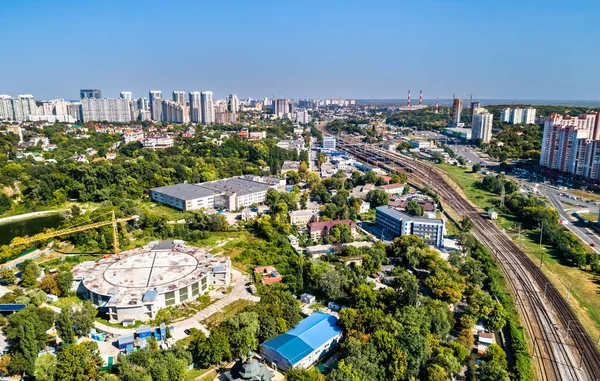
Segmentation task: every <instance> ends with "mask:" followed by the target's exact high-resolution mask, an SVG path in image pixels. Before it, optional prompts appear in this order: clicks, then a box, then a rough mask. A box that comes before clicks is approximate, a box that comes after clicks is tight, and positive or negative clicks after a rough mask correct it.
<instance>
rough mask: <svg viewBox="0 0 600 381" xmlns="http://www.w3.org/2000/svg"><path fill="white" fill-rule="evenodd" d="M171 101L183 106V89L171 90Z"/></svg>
mask: <svg viewBox="0 0 600 381" xmlns="http://www.w3.org/2000/svg"><path fill="white" fill-rule="evenodd" d="M173 102H175V103H179V104H180V105H182V106H185V102H186V100H185V91H183V90H177V91H173Z"/></svg>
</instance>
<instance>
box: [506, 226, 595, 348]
mask: <svg viewBox="0 0 600 381" xmlns="http://www.w3.org/2000/svg"><path fill="white" fill-rule="evenodd" d="M510 235H511V237H512V238H513V240H514V241H515V243H517V244H518V245H521V243H520V242H519V240H518V235H517V234H516V233H514V232H511V234H510ZM521 236H522V237H523V238H524V239H523V248H524V250H523V251H524V252H525V253H526V254H527V256H528V257H529V258H531V259H532V260H533V261H534V263H536V264H539V263H540V260H541V257H542V253H544V265H543V266H542V271H544V274H546V276H547V277H548V279H549V280H550V281H551V282H552V284H553V285H554V286H555V287H556V289H557V290H558V291H559V292H560V293H561V294H563V295H564V296H565V297H566V295H567V292H568V285H569V284H570V285H571V297H570V298H569V304H570V306H571V308H572V309H573V311H574V312H575V314H576V315H577V317H578V318H579V321H580V322H581V324H582V325H583V327H584V328H585V330H586V332H587V333H588V335H590V337H592V340H595V339H596V338H597V337H598V335H599V334H600V297H599V296H598V292H599V290H598V281H599V280H600V278H599V277H598V276H595V275H594V274H592V273H590V272H588V271H584V270H581V269H579V268H577V267H573V266H569V265H566V264H563V263H562V262H561V261H562V259H561V258H560V257H557V256H556V254H555V253H554V251H553V247H551V246H547V245H542V246H541V247H540V246H539V233H538V231H537V230H536V231H528V232H522V234H521ZM542 292H543V290H542Z"/></svg>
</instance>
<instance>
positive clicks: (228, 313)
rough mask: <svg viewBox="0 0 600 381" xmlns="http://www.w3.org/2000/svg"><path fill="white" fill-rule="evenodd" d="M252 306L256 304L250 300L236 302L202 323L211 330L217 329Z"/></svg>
mask: <svg viewBox="0 0 600 381" xmlns="http://www.w3.org/2000/svg"><path fill="white" fill-rule="evenodd" d="M252 304H254V303H253V302H251V301H249V300H245V299H240V300H236V301H235V302H233V303H231V304H229V305H227V306H226V307H225V308H223V309H222V310H221V311H219V312H217V313H215V314H212V315H211V316H209V317H207V318H206V319H204V320H202V321H201V323H202V324H204V325H206V326H207V327H208V328H209V329H212V328H214V327H216V326H217V325H219V323H221V322H223V321H225V320H227V319H229V318H230V317H232V316H233V315H235V314H237V313H238V312H240V311H241V310H243V309H244V308H246V307H248V306H249V305H252Z"/></svg>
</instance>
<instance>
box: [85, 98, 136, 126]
mask: <svg viewBox="0 0 600 381" xmlns="http://www.w3.org/2000/svg"><path fill="white" fill-rule="evenodd" d="M81 120H82V121H83V122H91V121H107V122H118V123H127V122H131V120H132V115H131V101H128V100H126V99H121V98H117V99H109V98H102V99H94V98H85V99H82V100H81Z"/></svg>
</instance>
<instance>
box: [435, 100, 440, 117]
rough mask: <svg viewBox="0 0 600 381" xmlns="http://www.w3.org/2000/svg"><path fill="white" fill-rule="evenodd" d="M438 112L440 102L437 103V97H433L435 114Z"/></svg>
mask: <svg viewBox="0 0 600 381" xmlns="http://www.w3.org/2000/svg"><path fill="white" fill-rule="evenodd" d="M439 110H440V101H439V99H438V97H435V113H436V114H437V113H438V111H439Z"/></svg>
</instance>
